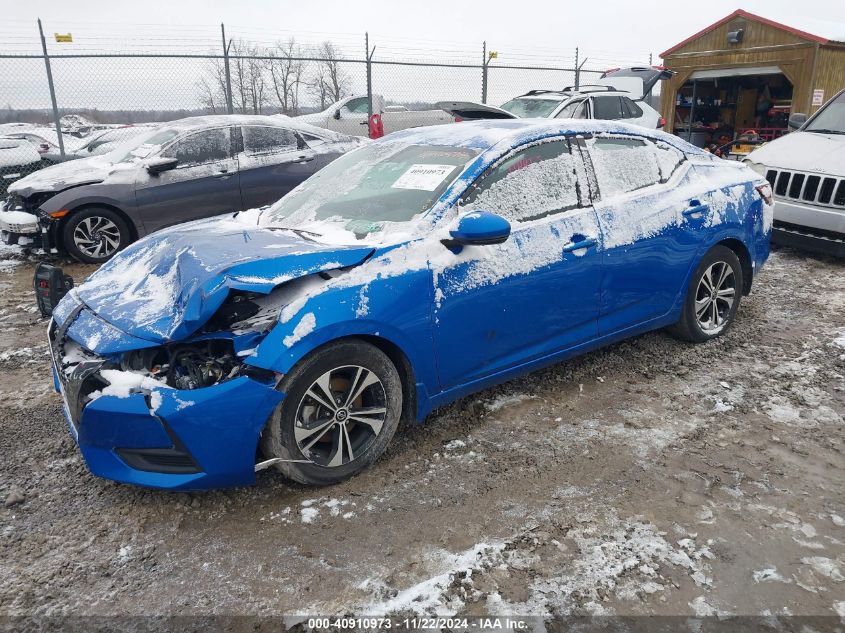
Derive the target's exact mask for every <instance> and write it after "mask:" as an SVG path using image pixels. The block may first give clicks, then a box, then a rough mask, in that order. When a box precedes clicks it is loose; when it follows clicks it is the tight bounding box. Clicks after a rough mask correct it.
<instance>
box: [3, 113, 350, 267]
mask: <svg viewBox="0 0 845 633" xmlns="http://www.w3.org/2000/svg"><path fill="white" fill-rule="evenodd" d="M95 140H96V139H95ZM107 142H108V141H107ZM362 142H363V141H362V140H361V139H357V138H352V137H348V136H344V135H340V134H336V133H333V132H330V131H328V130H325V129H321V128H316V127H314V126H310V125H307V124H304V123H299V122H295V121H294V120H292V119H289V118H287V117H250V116H240V115H231V116H208V117H193V118H188V119H182V120H180V121H174V122H171V123H167V124H161V125H159V126H158V127H155V128H151V129H148V130H146V131H145V132H144V133H142V134H136V135H135V136H133V137H132V138H130V139H129V140H128V141H125V142H124V143H123V144H120V145H119V146H118V147H117V148H115V149H113V150H112V151H111V152H109V153H106V154H103V155H99V156H93V157H91V158H83V159H81V160H74V161H70V162H65V163H62V164H59V165H55V166H53V167H50V168H48V169H44V170H41V171H39V172H36V173H34V174H32V175H30V176H28V177H26V178H23V179H21V180H18V181H16V182H13V183H12V184H11V185H9V188H8V189H9V194H10V196H9V197H8V199H7V200H6V202H5V205H4V206H5V208H4V210H3V211H2V212H0V230H2V236H3V240H4V241H5V242H6V243H7V244H16V243H22V240H23V242H24V243H26V244H28V245H33V246H34V247H36V248H40V249H42V250H43V251H45V252H48V253H57V252H59V251H62V252H67V253H68V254H70V255H71V256H72V257H74V258H76V259H78V260H80V261H83V262H89V263H102V262H104V261H106V260H108V259H109V258H110V257H111V256H112V255H114V254H115V253H116V252H117V251H119V250H121V249H122V248H125V247H126V246H127V245H128V244H130V243H131V242H133V241H134V240H136V239H138V238H140V237H143V236H145V235H147V234H148V233H151V232H153V231H156V230H158V229H161V228H164V227H166V226H170V225H172V224H176V223H179V222H186V221H189V220H194V219H197V218H205V217H209V216H212V215H216V214H219V213H224V212H227V211H232V210H239V209H249V208H253V207H259V206H262V205H267V204H270V203H272V202H275V201H276V200H278V199H279V198H280V197H281V196H283V195H284V194H286V193H287V192H288V191H290V190H291V189H292V188H293V187H295V186H296V185H298V184H299V183H300V182H302V181H303V180H305V179H306V178H307V177H308V176H310V175H311V174H313V173H314V172H315V171H316V170H318V169H320V168H321V167H323V166H324V165H326V164H327V163H328V162H330V161H331V160H333V159H334V158H336V157H337V156H339V155H340V154H342V153H344V152H346V151H348V150H349V149H352V148H354V147H357V146H358V145H360V144H361V143H362ZM21 214H28V215H29V216H30V218H31V221H30V222H28V223H26V224H23V223H22V222H21V219H22V215H21ZM13 220H14V221H13Z"/></svg>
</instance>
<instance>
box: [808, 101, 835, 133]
mask: <svg viewBox="0 0 845 633" xmlns="http://www.w3.org/2000/svg"><path fill="white" fill-rule="evenodd" d="M804 131H805V132H819V133H826V134H845V92H842V93H840V95H839V96H838V97H835V98H834V99H833V100H832V101H831V102H830V103H828V104H827V105H826V106H825V108H824V110H822V111H821V112H819V114H818V116H816V117H815V118H814V119H813V120H812V121H810V122H809V124H807V127H805V128H804Z"/></svg>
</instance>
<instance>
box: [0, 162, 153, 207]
mask: <svg viewBox="0 0 845 633" xmlns="http://www.w3.org/2000/svg"><path fill="white" fill-rule="evenodd" d="M120 168H122V169H120ZM120 168H118V167H117V166H116V165H114V164H113V163H110V162H108V161H107V160H104V159H103V157H102V156H92V157H90V158H81V159H79V160H69V161H67V162H64V163H59V164H58V165H52V166H51V167H45V168H44V169H41V170H39V171H36V172H35V173H32V174H30V175H29V176H26V177H24V178H21V179H20V180H16V181H15V182H13V183H12V184H11V185H9V192H10V193H15V194H17V195H19V196H22V197H24V198H26V197H28V196H31V195H32V194H33V193H40V192H58V191H63V190H65V189H68V188H70V187H77V186H79V185H89V184H92V183H96V182H103V181H104V180H105V179H106V178H108V176H109V175H110V174H112V173H113V172H114V171H115V170H116V169H120V171H125V170H132V169H137V168H138V166H137V165H136V164H134V163H125V167H124V165H123V164H121V165H120Z"/></svg>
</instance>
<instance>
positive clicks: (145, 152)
mask: <svg viewBox="0 0 845 633" xmlns="http://www.w3.org/2000/svg"><path fill="white" fill-rule="evenodd" d="M157 148H158V146H157V145H150V144H149V143H144V144H142V145H139V146H138V147H136V148H135V149H133V150H132V151H131V152H129V153H130V154H132V156H134V157H135V158H146V157H147V156H149V155H150V154H152V153H153V150H155V149H157Z"/></svg>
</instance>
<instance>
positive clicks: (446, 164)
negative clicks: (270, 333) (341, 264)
mask: <svg viewBox="0 0 845 633" xmlns="http://www.w3.org/2000/svg"><path fill="white" fill-rule="evenodd" d="M477 154H478V150H475V149H471V148H466V147H448V146H438V145H404V144H398V143H374V144H371V145H367V146H365V147H363V148H361V149H358V150H356V151H354V152H350V153H349V154H346V155H345V156H342V157H341V158H339V159H337V160H336V161H334V162H332V163H330V164H329V165H328V166H327V167H324V168H323V169H322V170H320V171H319V172H317V174H315V175H314V176H312V177H311V178H309V179H308V180H307V181H305V182H304V183H302V184H301V185H299V187H297V188H296V189H294V190H293V191H292V192H291V193H289V194H288V195H287V196H285V197H284V198H282V199H281V200H280V201H279V202H277V203H276V204H275V205H273V206H272V207H271V208H270V209H269V211H268V212H267V213H266V214H265V215H264V216H262V218H261V223H262V225H264V226H267V227H270V228H282V227H284V228H297V229H301V230H308V231H312V232H314V233H316V234H317V235H318V236H321V235H323V234H325V233H329V234H331V233H337V231H342V232H344V233H346V237H345V239H347V241H348V240H349V238H351V239H352V240H353V241H354V240H355V239H362V238H365V237H367V236H370V235H372V234H374V233H379V232H382V231H384V230H385V228H386V227H388V226H390V225H394V224H401V223H407V222H409V221H411V220H413V219H415V218H417V217H419V216H421V215H422V214H424V213H425V212H426V211H428V210H429V209H430V208H431V206H432V204H433V203H434V202H435V201H436V200H437V199H438V198H439V197H440V196H441V195H442V194H443V192H444V191H445V190H446V188H447V187H448V186H449V184H450V183H451V182H452V181H453V180H454V179H455V178H456V177H457V175H458V174H460V173H461V171H463V168H464V166H465V165H466V164H467V163H468V162H469V161H470V160H472V159H473V158H474V157H475V156H476V155H477Z"/></svg>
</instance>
